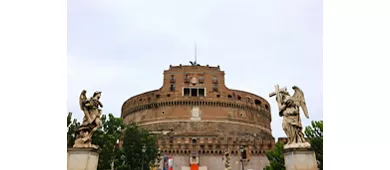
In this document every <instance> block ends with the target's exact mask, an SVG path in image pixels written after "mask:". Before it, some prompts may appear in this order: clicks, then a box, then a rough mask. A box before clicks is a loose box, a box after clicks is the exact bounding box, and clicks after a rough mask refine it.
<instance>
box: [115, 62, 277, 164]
mask: <svg viewBox="0 0 390 170" xmlns="http://www.w3.org/2000/svg"><path fill="white" fill-rule="evenodd" d="M224 80H225V73H224V72H223V71H221V70H220V68H219V66H218V67H210V66H181V65H180V66H170V68H169V69H168V70H165V71H164V80H163V86H162V87H161V88H160V89H157V90H153V91H149V92H145V93H142V94H139V95H136V96H133V97H131V98H130V99H128V100H127V101H125V102H124V104H123V106H122V113H121V117H122V118H124V120H125V122H137V123H138V124H139V125H140V126H141V127H143V128H146V129H148V130H150V131H152V132H153V133H156V134H157V135H158V144H159V147H160V150H161V151H162V153H163V154H166V155H172V156H174V159H175V156H176V157H177V159H178V160H182V157H183V156H184V157H186V156H188V157H189V155H190V153H194V152H197V153H199V159H200V162H202V160H207V158H210V159H211V158H213V159H214V157H220V158H222V154H223V152H224V151H225V149H229V150H230V151H231V152H232V154H233V155H232V156H234V154H237V153H238V149H239V146H240V145H244V146H246V147H247V148H248V149H249V152H250V155H251V157H252V158H251V159H253V160H257V159H259V160H263V159H266V158H265V156H264V153H265V151H267V150H270V149H272V148H273V146H274V145H275V139H274V137H273V136H272V131H271V125H270V124H271V113H270V105H269V103H268V102H267V101H266V100H265V99H264V98H262V97H260V96H257V95H255V94H252V93H249V92H245V91H240V90H233V89H229V88H227V87H226V85H225V83H224V82H225V81H224ZM179 158H180V159H179ZM188 159H189V158H188ZM237 159H238V158H237ZM183 160H186V159H184V158H183ZM207 162H209V161H203V163H202V164H203V165H202V166H209V167H214V166H215V165H214V166H212V164H213V162H209V163H207ZM253 162H256V161H253ZM262 162H263V164H261V165H260V164H259V165H258V167H263V166H264V163H267V161H262ZM180 164H185V163H180ZM252 164H253V165H252ZM254 164H255V163H249V165H248V166H255V165H254ZM221 166H222V165H221ZM256 167H257V165H256ZM253 169H255V168H253ZM256 169H257V168H256Z"/></svg>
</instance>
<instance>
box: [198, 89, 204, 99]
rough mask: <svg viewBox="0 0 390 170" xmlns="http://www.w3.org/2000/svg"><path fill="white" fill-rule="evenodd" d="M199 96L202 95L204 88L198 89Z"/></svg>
mask: <svg viewBox="0 0 390 170" xmlns="http://www.w3.org/2000/svg"><path fill="white" fill-rule="evenodd" d="M199 97H204V89H199Z"/></svg>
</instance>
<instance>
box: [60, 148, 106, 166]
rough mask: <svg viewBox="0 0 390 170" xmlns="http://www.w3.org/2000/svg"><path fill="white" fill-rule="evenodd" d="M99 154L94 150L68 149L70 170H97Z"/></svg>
mask: <svg viewBox="0 0 390 170" xmlns="http://www.w3.org/2000/svg"><path fill="white" fill-rule="evenodd" d="M98 161H99V152H98V151H97V150H96V149H93V148H68V165H67V167H68V170H96V169H97V166H98Z"/></svg>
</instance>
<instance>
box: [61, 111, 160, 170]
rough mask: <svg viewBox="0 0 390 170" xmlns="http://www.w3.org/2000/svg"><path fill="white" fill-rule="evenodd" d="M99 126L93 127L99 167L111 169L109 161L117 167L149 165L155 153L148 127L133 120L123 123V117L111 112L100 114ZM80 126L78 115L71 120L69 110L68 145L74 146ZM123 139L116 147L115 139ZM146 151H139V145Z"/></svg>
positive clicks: (93, 140)
mask: <svg viewBox="0 0 390 170" xmlns="http://www.w3.org/2000/svg"><path fill="white" fill-rule="evenodd" d="M101 121H102V127H101V128H99V129H98V130H96V131H95V133H94V135H93V136H92V143H93V144H95V145H98V146H99V148H100V154H99V164H98V168H97V169H98V170H107V169H111V166H112V163H114V164H113V165H114V167H115V169H116V170H128V169H130V168H131V169H135V168H139V169H141V167H142V163H143V167H144V170H146V169H148V168H149V165H150V164H149V163H151V162H152V161H154V160H155V159H156V157H157V148H158V146H157V139H156V138H155V137H154V136H153V135H151V134H150V133H149V132H148V131H147V130H145V129H142V128H140V127H139V126H137V125H136V124H130V125H127V126H126V125H125V124H124V122H123V119H122V118H116V117H114V116H113V115H112V114H108V116H107V115H102V117H101ZM79 126H80V122H78V121H77V119H73V120H72V113H71V112H69V113H68V117H67V127H68V132H67V143H68V144H67V145H68V147H73V144H74V141H75V139H76V130H77V128H78V127H79ZM119 139H123V144H124V145H123V147H122V148H118V147H117V141H118V140H119ZM144 145H145V146H146V152H145V153H142V146H144Z"/></svg>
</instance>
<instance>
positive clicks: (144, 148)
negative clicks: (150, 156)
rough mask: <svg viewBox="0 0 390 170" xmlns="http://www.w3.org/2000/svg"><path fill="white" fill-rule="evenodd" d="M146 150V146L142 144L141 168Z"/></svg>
mask: <svg viewBox="0 0 390 170" xmlns="http://www.w3.org/2000/svg"><path fill="white" fill-rule="evenodd" d="M145 152H146V146H145V145H144V146H142V170H144V155H145Z"/></svg>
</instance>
